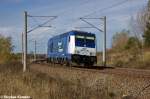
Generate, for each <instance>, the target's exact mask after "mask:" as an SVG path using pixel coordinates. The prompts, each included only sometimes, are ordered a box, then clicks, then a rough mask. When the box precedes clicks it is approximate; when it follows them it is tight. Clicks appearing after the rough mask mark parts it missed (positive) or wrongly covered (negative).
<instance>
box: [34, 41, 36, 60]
mask: <svg viewBox="0 0 150 99" xmlns="http://www.w3.org/2000/svg"><path fill="white" fill-rule="evenodd" d="M34 43H35V49H34V61H36V40H35V42H34Z"/></svg>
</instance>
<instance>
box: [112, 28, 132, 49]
mask: <svg viewBox="0 0 150 99" xmlns="http://www.w3.org/2000/svg"><path fill="white" fill-rule="evenodd" d="M128 39H129V31H127V30H122V31H121V32H119V33H116V34H115V35H114V36H113V41H112V48H113V49H115V50H117V51H122V50H124V49H125V46H126V44H127V42H128Z"/></svg>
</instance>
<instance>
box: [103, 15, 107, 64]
mask: <svg viewBox="0 0 150 99" xmlns="http://www.w3.org/2000/svg"><path fill="white" fill-rule="evenodd" d="M103 40H104V41H103V65H104V66H106V16H104V39H103Z"/></svg>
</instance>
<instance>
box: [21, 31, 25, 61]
mask: <svg viewBox="0 0 150 99" xmlns="http://www.w3.org/2000/svg"><path fill="white" fill-rule="evenodd" d="M23 37H24V36H23V32H22V33H21V47H22V64H23V61H24V48H23V47H24V42H23Z"/></svg>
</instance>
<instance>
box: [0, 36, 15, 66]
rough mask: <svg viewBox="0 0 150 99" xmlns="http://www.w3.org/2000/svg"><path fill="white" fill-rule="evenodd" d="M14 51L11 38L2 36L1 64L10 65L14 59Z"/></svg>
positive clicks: (0, 42) (0, 37)
mask: <svg viewBox="0 0 150 99" xmlns="http://www.w3.org/2000/svg"><path fill="white" fill-rule="evenodd" d="M12 50H13V46H12V43H11V38H10V37H4V36H2V35H0V64H4V63H8V62H10V61H11V59H13V57H14V55H12V54H11V53H12Z"/></svg>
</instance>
